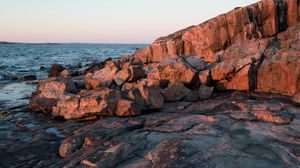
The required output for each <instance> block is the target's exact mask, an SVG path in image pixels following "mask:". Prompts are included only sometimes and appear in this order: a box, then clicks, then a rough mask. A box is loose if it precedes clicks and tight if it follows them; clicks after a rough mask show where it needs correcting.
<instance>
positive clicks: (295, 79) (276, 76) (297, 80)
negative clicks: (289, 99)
mask: <svg viewBox="0 0 300 168" xmlns="http://www.w3.org/2000/svg"><path fill="white" fill-rule="evenodd" d="M299 56H300V55H299ZM257 91H259V92H272V93H281V94H285V95H291V96H292V95H294V94H296V93H297V92H298V91H300V57H291V58H284V59H277V60H272V61H265V62H264V63H263V64H262V66H261V67H260V68H259V70H258V77H257Z"/></svg>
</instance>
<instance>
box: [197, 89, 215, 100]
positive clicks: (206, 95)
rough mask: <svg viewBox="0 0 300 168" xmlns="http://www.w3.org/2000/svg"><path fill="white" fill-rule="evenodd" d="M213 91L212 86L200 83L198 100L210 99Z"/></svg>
mask: <svg viewBox="0 0 300 168" xmlns="http://www.w3.org/2000/svg"><path fill="white" fill-rule="evenodd" d="M213 91H214V87H208V86H205V85H201V86H200V88H199V94H198V95H199V98H200V100H207V99H211V97H212V94H213Z"/></svg>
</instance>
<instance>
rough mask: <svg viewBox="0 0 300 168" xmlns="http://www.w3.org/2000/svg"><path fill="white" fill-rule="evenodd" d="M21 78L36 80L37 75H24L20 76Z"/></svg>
mask: <svg viewBox="0 0 300 168" xmlns="http://www.w3.org/2000/svg"><path fill="white" fill-rule="evenodd" d="M22 80H25V81H33V80H37V77H36V75H26V76H23V77H22Z"/></svg>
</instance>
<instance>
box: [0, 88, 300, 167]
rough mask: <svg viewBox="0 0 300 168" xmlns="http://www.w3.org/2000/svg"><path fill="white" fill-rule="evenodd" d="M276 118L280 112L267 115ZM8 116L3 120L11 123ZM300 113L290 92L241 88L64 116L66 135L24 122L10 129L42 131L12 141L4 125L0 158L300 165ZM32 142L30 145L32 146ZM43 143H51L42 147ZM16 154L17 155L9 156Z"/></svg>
mask: <svg viewBox="0 0 300 168" xmlns="http://www.w3.org/2000/svg"><path fill="white" fill-rule="evenodd" d="M261 111H263V112H261ZM257 113H258V114H257ZM264 115H266V117H264ZM258 116H259V117H258ZM272 117H273V118H272ZM274 117H278V118H277V119H276V118H275V120H274V121H273V120H270V121H269V120H267V119H269V118H271V119H274ZM8 118H9V115H8V117H7V118H4V121H5V122H12V121H11V119H8ZM44 118H46V117H44ZM299 118H300V107H299V106H298V105H297V104H295V103H293V102H292V101H290V100H288V99H287V98H286V97H284V96H280V95H270V94H247V93H239V92H236V93H235V92H234V93H222V94H219V95H217V96H216V97H215V98H213V99H211V100H207V101H200V102H195V103H191V102H180V103H176V102H174V103H166V104H165V105H164V107H163V108H162V111H161V112H156V113H150V114H147V113H146V114H145V113H144V114H142V115H140V116H136V117H129V118H118V117H106V118H101V119H99V120H98V121H95V122H92V123H86V122H80V123H81V126H79V124H80V123H78V122H75V121H73V122H70V121H68V122H61V123H60V124H58V125H57V124H56V127H57V128H56V129H57V131H58V133H59V135H60V137H57V136H56V137H55V136H54V137H52V136H50V137H49V133H44V132H45V131H44V132H42V130H40V131H37V132H36V129H37V128H34V129H24V128H25V127H26V126H25V125H23V124H22V122H21V123H20V124H19V126H18V127H17V126H16V127H11V128H10V132H11V134H13V135H14V137H20V138H21V135H32V134H35V133H37V135H35V136H33V137H30V136H28V137H27V138H25V137H24V138H23V139H22V142H24V143H21V141H20V143H11V144H10V145H9V143H8V142H9V141H11V142H13V141H14V140H13V139H8V138H9V136H6V134H5V131H4V130H3V129H0V135H1V137H6V138H4V139H3V140H1V139H0V140H1V142H2V141H3V142H5V143H3V144H6V145H5V146H4V145H1V146H0V148H1V149H2V148H3V151H4V149H5V151H7V152H4V153H1V154H0V156H1V158H2V159H0V163H1V166H3V167H10V166H14V165H19V166H20V165H22V166H23V167H32V166H36V167H146V168H147V167H155V168H160V167H235V166H238V167H244V166H245V163H246V167H295V166H296V165H299V164H300V159H299V157H298V156H299V154H300V150H299V149H300V148H299V145H300V141H299V137H300V133H299V130H300V120H299ZM279 119H282V120H287V121H289V122H286V123H280V122H277V121H279ZM54 121H55V120H53V121H51V120H50V121H48V123H51V122H54ZM39 122H41V123H45V121H39ZM76 125H77V127H75V126H76ZM71 127H72V129H70V128H71ZM20 129H22V130H23V132H22V133H21V132H20V131H19V130H20ZM40 129H46V128H44V127H40ZM64 129H68V130H69V132H64V131H63V130H64ZM32 131H34V132H32ZM49 131H50V132H55V130H54V131H53V130H52V131H51V130H48V132H49ZM50 135H52V134H50ZM53 135H55V134H53ZM38 137H40V138H38ZM47 137H48V138H50V139H49V140H50V141H47V140H46V139H47ZM63 137H64V138H63ZM36 140H38V143H37V141H36ZM29 142H31V144H32V145H31V146H30V148H28V147H25V145H24V144H27V143H29ZM49 142H51V143H53V145H49V144H48V143H49ZM13 144H14V145H13ZM26 146H27V145H26ZM41 146H47V148H48V149H45V150H43V152H42V153H41V152H38V151H40V148H41ZM298 148H299V149H298ZM18 153H20V154H21V155H20V154H18ZM25 153H26V155H25ZM49 156H51V158H52V159H49ZM59 156H60V157H59ZM11 159H14V162H10V161H7V160H11Z"/></svg>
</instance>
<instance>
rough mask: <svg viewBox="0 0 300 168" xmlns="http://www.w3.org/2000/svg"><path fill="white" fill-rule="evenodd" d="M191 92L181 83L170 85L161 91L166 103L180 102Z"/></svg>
mask: <svg viewBox="0 0 300 168" xmlns="http://www.w3.org/2000/svg"><path fill="white" fill-rule="evenodd" d="M190 92H191V91H190V90H189V89H188V88H186V87H185V86H184V85H183V84H182V83H179V82H177V83H174V84H170V86H169V87H167V88H166V89H164V90H163V91H162V95H163V97H164V100H165V101H166V102H174V101H180V100H182V99H184V98H185V97H186V96H188V95H189V93H190Z"/></svg>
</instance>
